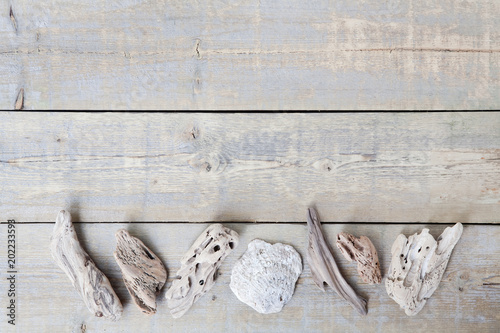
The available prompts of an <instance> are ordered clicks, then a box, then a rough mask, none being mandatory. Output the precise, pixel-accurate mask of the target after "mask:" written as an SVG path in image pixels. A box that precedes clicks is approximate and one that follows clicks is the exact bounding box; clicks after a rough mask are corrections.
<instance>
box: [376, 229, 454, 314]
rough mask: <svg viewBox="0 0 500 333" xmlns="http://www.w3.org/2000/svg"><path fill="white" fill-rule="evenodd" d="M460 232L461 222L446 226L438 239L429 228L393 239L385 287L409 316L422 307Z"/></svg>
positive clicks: (435, 286) (439, 278)
mask: <svg viewBox="0 0 500 333" xmlns="http://www.w3.org/2000/svg"><path fill="white" fill-rule="evenodd" d="M462 231H463V227H462V224H461V223H457V224H455V225H454V226H453V228H450V227H448V228H446V229H445V230H444V231H443V233H442V234H441V236H439V238H438V239H437V241H435V240H434V237H432V235H430V234H429V229H423V230H422V232H421V233H420V234H417V233H415V234H414V235H412V236H410V237H409V238H408V239H406V237H405V235H399V236H398V237H397V238H396V241H395V242H394V244H393V245H392V249H391V254H392V260H391V265H390V266H389V272H388V276H387V279H386V282H385V287H386V290H387V293H388V294H389V296H390V297H391V298H392V299H394V300H395V301H396V302H397V303H398V304H399V305H400V307H401V308H402V309H404V310H405V313H406V314H407V315H408V316H414V315H416V314H417V313H418V312H419V311H420V310H422V308H423V307H424V305H425V303H426V302H427V299H428V298H429V297H431V295H432V294H433V293H434V291H435V290H436V289H437V287H438V285H439V282H441V279H442V277H443V274H444V271H445V270H446V266H447V265H448V261H449V260H450V256H451V252H452V251H453V248H454V247H455V245H456V244H457V242H458V240H459V239H460V236H462Z"/></svg>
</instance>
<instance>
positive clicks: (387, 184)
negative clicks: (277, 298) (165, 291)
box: [0, 113, 500, 223]
mask: <svg viewBox="0 0 500 333" xmlns="http://www.w3.org/2000/svg"><path fill="white" fill-rule="evenodd" d="M499 143H500V113H431V114H424V113H418V114H413V113H412V114H401V113H396V114H387V113H375V114H370V113H364V114H341V113H335V114H170V113H169V114H158V113H154V114H128V113H103V114H87V113H78V114H73V113H56V114H54V113H35V114H30V113H0V147H1V149H0V184H1V187H2V190H1V191H0V202H1V205H0V217H3V218H4V219H16V220H17V221H19V222H38V221H45V222H50V221H53V219H54V216H55V214H57V212H58V211H59V210H60V209H61V208H62V207H64V208H65V209H68V210H69V211H70V212H71V214H73V216H75V221H79V222H96V221H116V222H123V221H132V222H141V221H167V222H175V221H178V222H182V221H186V222H187V221H188V222H203V221H248V222H252V221H263V222H266V221H270V222H273V221H278V222H305V220H306V213H305V212H306V210H307V207H309V205H311V204H314V205H315V206H316V208H317V209H318V211H319V212H320V215H321V218H322V220H323V221H324V222H457V221H460V222H463V223H498V222H500V220H499V217H500V187H499V184H500V146H499ZM75 214H76V215H75Z"/></svg>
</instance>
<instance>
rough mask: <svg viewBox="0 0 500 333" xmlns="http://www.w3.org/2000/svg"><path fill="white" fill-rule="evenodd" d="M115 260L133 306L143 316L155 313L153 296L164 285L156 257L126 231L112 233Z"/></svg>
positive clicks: (160, 263)
mask: <svg viewBox="0 0 500 333" xmlns="http://www.w3.org/2000/svg"><path fill="white" fill-rule="evenodd" d="M115 236H116V251H115V253H114V255H115V260H116V262H117V263H118V266H120V269H121V271H122V275H123V281H124V282H125V286H126V287H127V290H128V292H129V293H130V295H131V296H132V299H133V300H134V302H135V304H136V305H137V306H138V307H139V309H141V311H142V312H144V313H145V314H153V313H156V296H157V295H158V294H159V293H160V290H161V288H162V287H163V285H164V284H165V282H166V281H167V270H166V269H165V266H163V263H162V262H161V260H160V259H159V258H158V256H157V255H156V254H154V253H153V251H151V250H150V249H149V248H148V247H147V246H146V245H144V243H143V242H142V241H141V240H140V239H138V238H136V237H133V236H130V234H129V233H128V231H127V230H125V229H120V230H118V231H117V232H116V235H115Z"/></svg>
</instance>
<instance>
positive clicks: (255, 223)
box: [0, 221, 499, 226]
mask: <svg viewBox="0 0 500 333" xmlns="http://www.w3.org/2000/svg"><path fill="white" fill-rule="evenodd" d="M458 222H459V221H457V222H323V221H321V224H332V225H335V224H373V225H401V224H405V225H429V224H436V225H454V224H455V223H458ZM54 223H55V221H49V222H46V221H43V222H18V221H16V222H15V224H54ZM73 223H74V224H121V223H123V224H128V223H137V224H193V225H195V224H207V223H229V224H253V225H260V224H297V225H305V224H306V223H307V222H305V221H304V222H266V221H264V222H263V221H259V222H239V221H204V222H186V221H114V222H74V221H73ZM460 223H462V224H463V225H478V226H480V225H498V224H499V223H498V222H491V223H487V222H481V223H472V222H460ZM0 224H8V222H7V221H2V222H0Z"/></svg>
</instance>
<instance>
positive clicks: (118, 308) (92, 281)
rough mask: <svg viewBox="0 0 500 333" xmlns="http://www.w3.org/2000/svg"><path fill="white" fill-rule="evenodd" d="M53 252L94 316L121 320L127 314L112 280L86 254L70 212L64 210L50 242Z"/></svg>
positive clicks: (60, 213)
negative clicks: (122, 315) (112, 284)
mask: <svg viewBox="0 0 500 333" xmlns="http://www.w3.org/2000/svg"><path fill="white" fill-rule="evenodd" d="M50 251H51V254H52V257H53V258H54V260H55V262H56V263H57V265H58V266H59V267H60V268H61V269H62V270H63V271H64V273H66V275H67V276H68V277H69V279H70V281H71V283H72V284H73V287H75V289H76V291H78V293H79V294H80V296H81V297H82V298H83V301H84V302H85V305H87V308H88V309H89V311H90V312H91V313H93V314H94V315H95V316H97V317H104V318H109V319H112V320H118V319H119V318H120V316H121V314H122V312H123V307H122V303H121V302H120V300H119V299H118V296H116V294H115V292H114V290H113V287H111V284H110V283H109V280H108V278H107V277H106V275H104V274H103V273H102V272H101V271H100V270H99V268H97V266H96V264H95V263H94V261H93V260H92V259H91V258H90V256H89V255H88V254H87V252H85V250H84V249H83V248H82V246H81V245H80V242H79V241H78V237H77V236H76V232H75V228H74V227H73V224H72V223H71V216H70V214H69V213H68V212H66V211H64V210H61V211H60V212H59V214H58V215H57V219H56V225H55V227H54V231H53V233H52V237H51V241H50Z"/></svg>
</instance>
